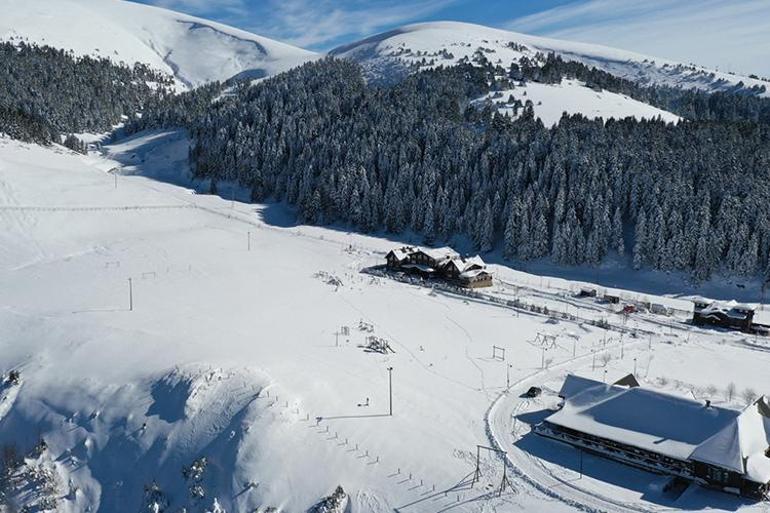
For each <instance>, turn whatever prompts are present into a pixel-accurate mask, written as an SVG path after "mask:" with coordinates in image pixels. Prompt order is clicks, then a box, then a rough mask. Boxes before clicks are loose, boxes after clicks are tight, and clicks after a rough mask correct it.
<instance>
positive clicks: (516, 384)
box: [0, 132, 770, 513]
mask: <svg viewBox="0 0 770 513" xmlns="http://www.w3.org/2000/svg"><path fill="white" fill-rule="evenodd" d="M188 144H189V142H188V140H187V138H186V136H185V134H184V133H181V132H151V133H144V134H138V135H137V136H135V137H133V138H131V139H128V140H124V141H121V142H119V143H117V144H114V145H111V146H107V147H106V151H105V154H103V155H102V154H91V155H89V156H81V155H76V154H73V153H71V152H68V151H65V150H63V149H61V148H57V147H53V148H42V147H38V146H34V145H28V144H23V143H18V142H16V141H10V140H8V139H0V228H1V229H0V291H1V292H0V325H1V326H3V333H2V337H0V354H2V355H3V358H2V359H0V373H2V374H3V375H4V376H7V375H8V373H9V371H10V370H12V369H15V370H19V371H20V373H21V382H20V385H16V386H9V385H8V384H7V383H5V384H3V385H2V390H0V446H5V445H8V444H14V445H16V446H17V447H18V448H19V450H20V451H22V452H23V453H24V454H26V455H28V458H27V460H26V461H25V464H24V467H23V469H22V470H19V471H18V474H19V475H26V476H28V475H31V470H30V469H47V470H48V471H49V473H48V474H47V475H50V476H51V477H50V479H49V481H50V482H49V483H48V488H47V489H48V490H49V491H50V490H53V491H52V492H45V491H44V490H43V491H41V490H40V489H39V488H35V487H32V488H24V492H23V493H21V494H14V495H13V496H14V498H16V499H18V500H19V501H21V502H22V504H21V505H22V506H24V505H26V506H30V505H33V506H34V505H35V504H39V501H40V500H42V499H43V498H44V497H45V496H46V493H48V495H53V496H55V497H57V504H56V509H57V511H63V512H85V511H89V510H90V511H97V512H111V511H139V510H140V508H143V507H145V506H147V501H148V500H149V499H157V498H158V496H159V494H160V495H162V498H163V501H165V502H163V503H164V504H165V505H167V506H168V508H167V510H169V511H177V510H179V509H181V508H182V507H185V508H187V511H189V512H203V511H214V510H215V504H216V505H217V507H219V508H221V509H220V510H222V509H223V510H225V511H254V510H257V511H260V512H264V511H266V509H267V508H268V507H275V508H279V510H280V511H306V510H307V509H308V508H310V507H311V506H312V505H313V504H315V503H317V502H318V501H319V500H320V499H321V498H322V497H325V496H328V495H329V494H330V493H332V492H333V491H334V489H335V488H336V486H337V485H342V486H343V488H344V489H345V491H346V492H347V493H348V495H349V498H350V506H349V508H350V509H349V511H350V512H351V513H359V512H360V513H371V512H385V511H393V509H394V508H398V510H399V511H404V512H409V511H412V512H435V511H442V510H450V511H456V512H460V513H463V512H482V511H487V512H488V511H497V512H501V513H503V512H513V511H522V510H525V511H534V512H546V511H547V512H549V513H550V512H557V513H560V512H574V511H618V508H617V506H613V504H617V503H621V504H624V505H631V506H632V507H633V508H632V509H635V510H641V511H655V512H658V511H663V510H670V509H671V508H672V507H673V508H677V507H680V508H693V507H696V506H697V505H699V504H700V505H706V506H708V507H710V508H713V510H714V511H735V510H736V509H738V508H740V509H741V511H744V510H745V511H751V512H753V511H762V509H761V505H751V504H744V503H742V502H740V501H739V500H738V499H735V498H733V497H730V496H723V495H722V494H716V495H715V494H713V493H711V492H705V491H702V490H699V489H697V488H693V489H691V490H689V491H688V494H687V496H685V497H683V498H682V499H679V500H669V499H667V498H666V497H664V496H663V494H662V493H661V491H660V489H659V487H660V484H661V478H659V477H657V476H650V475H649V474H646V473H644V472H640V471H636V470H632V469H621V470H619V471H618V470H617V469H616V467H615V466H613V465H611V464H606V463H604V462H602V461H600V460H596V461H592V462H591V465H590V466H587V468H586V473H587V477H586V478H585V480H583V481H581V482H580V483H577V482H570V484H569V485H563V484H562V485H559V486H554V476H559V477H561V478H562V479H563V480H566V478H565V477H564V476H565V475H566V476H568V477H569V476H571V475H572V474H570V472H571V471H570V470H569V465H570V460H565V459H563V458H562V459H561V460H560V459H559V457H560V456H559V454H561V453H559V448H558V446H554V445H553V444H551V445H545V446H536V447H535V448H534V449H532V448H531V447H530V446H529V445H526V444H525V445H524V446H522V443H520V442H519V440H520V439H522V438H524V437H525V436H526V433H527V429H525V427H524V426H526V424H521V423H520V424H517V427H516V428H515V429H514V426H512V425H511V423H512V422H513V421H512V414H513V413H514V412H515V409H516V408H519V407H518V406H517V402H516V398H517V397H518V394H520V393H521V392H523V391H524V390H525V389H526V387H528V386H529V385H530V384H538V385H540V384H543V385H546V386H547V387H550V388H555V387H557V386H558V383H559V379H560V378H561V377H562V375H563V374H564V373H566V372H582V373H585V374H586V375H589V376H592V377H594V378H596V379H601V377H602V373H603V371H604V369H608V370H611V371H612V372H623V371H625V372H628V371H630V370H631V369H632V368H633V366H634V365H638V368H639V375H640V377H641V378H642V379H643V380H645V382H646V383H648V384H650V385H652V386H661V387H664V388H670V389H673V390H678V391H680V392H681V393H691V391H692V390H696V391H698V393H703V390H704V389H705V388H706V387H708V386H709V385H715V386H716V387H717V388H718V390H719V391H718V392H716V394H717V395H718V397H714V400H715V402H722V401H724V399H723V398H722V395H723V392H722V390H723V389H724V388H725V386H726V384H727V383H729V382H734V383H735V384H736V385H737V389H738V390H739V391H742V390H744V389H745V388H754V389H755V390H757V391H765V390H763V389H766V388H767V381H766V378H765V373H764V369H766V368H767V366H768V365H769V364H770V351H768V348H769V346H768V345H767V343H766V342H765V341H763V340H761V339H760V340H755V339H753V338H749V339H747V338H745V335H743V334H730V333H720V332H714V331H708V330H696V329H692V328H691V327H689V326H688V325H686V324H684V323H683V322H682V321H683V320H684V318H685V316H681V315H680V317H672V318H668V317H665V318H659V317H656V316H653V315H651V314H644V315H639V316H636V317H631V318H629V319H627V320H625V321H624V320H623V319H622V317H621V316H618V315H617V314H615V313H613V312H612V310H611V308H610V307H609V306H607V305H602V304H598V303H595V302H593V301H587V300H581V299H577V298H574V297H573V295H574V290H576V288H577V287H579V286H580V284H578V283H575V282H569V281H565V280H558V279H543V278H542V277H538V276H533V275H530V274H526V273H523V272H519V271H514V270H512V269H509V268H507V267H504V266H499V265H492V266H491V268H492V270H493V271H494V272H495V275H496V278H497V280H498V281H497V285H496V286H495V287H493V288H492V289H488V290H485V291H484V294H485V296H483V297H479V298H476V299H471V298H464V297H462V296H457V295H454V294H451V293H447V292H442V291H440V290H433V291H432V290H431V289H429V288H425V287H419V286H414V285H408V284H404V283H400V282H397V281H394V280H389V279H385V278H379V277H374V276H372V275H368V274H363V273H361V272H360V271H361V269H362V268H364V267H367V266H370V265H374V264H379V263H382V261H383V258H384V255H385V252H386V251H387V250H389V249H391V248H392V247H393V246H394V245H396V244H399V243H400V241H393V240H388V239H387V238H384V237H375V236H365V235H360V234H355V233H349V232H346V231H345V230H342V229H336V228H323V227H309V226H298V225H295V224H294V223H293V222H292V217H291V213H290V212H288V211H287V209H286V208H285V207H284V206H281V205H274V204H257V205H253V204H248V203H244V202H242V201H240V199H242V198H245V197H247V194H246V193H245V191H237V190H234V191H232V192H231V191H229V190H227V188H226V184H220V185H221V188H220V189H221V190H220V192H221V193H222V195H223V196H224V198H220V197H217V196H209V195H205V194H196V193H194V192H195V191H196V190H200V191H202V190H205V189H206V187H207V185H208V184H207V183H205V182H200V181H196V180H193V179H192V178H191V177H190V175H189V169H188V167H187V161H186V156H187V149H188ZM115 173H117V179H116V178H115ZM233 197H234V198H235V201H232V200H231V199H230V198H233ZM129 278H131V288H132V303H129V282H128V279H129ZM623 295H624V297H625V298H633V297H637V296H638V297H640V298H641V296H640V295H639V294H637V293H635V292H633V291H623ZM644 297H645V298H646V299H647V300H650V299H653V300H655V301H661V302H666V303H667V304H671V305H672V306H679V307H681V308H686V305H687V303H686V301H684V300H682V299H670V298H651V297H650V296H644ZM495 298H496V299H499V300H506V299H512V298H518V299H520V300H522V301H524V302H526V303H530V304H537V305H540V306H546V307H547V308H548V309H549V310H550V311H552V312H564V313H565V314H567V313H569V314H570V315H576V316H577V317H576V319H577V320H575V321H571V320H567V319H556V318H554V317H553V316H546V315H540V314H536V313H531V312H526V311H520V310H514V309H510V308H507V307H502V306H500V305H499V304H498V303H496V302H495V301H492V299H495ZM600 319H605V320H607V321H608V322H609V323H610V325H611V328H610V329H608V330H605V329H600V328H597V327H595V326H592V325H591V324H590V323H588V322H587V321H588V320H594V321H595V320H600ZM343 327H347V334H346V331H345V330H344V328H343ZM362 328H363V329H362ZM621 329H623V330H630V329H635V330H638V331H639V333H643V335H641V336H640V337H639V338H638V339H635V340H633V341H632V340H631V339H630V338H628V335H627V338H626V340H625V343H624V342H621V340H620V339H619V333H620V331H616V330H621ZM647 333H649V335H647ZM542 334H547V335H550V336H553V337H555V338H554V339H553V340H554V341H555V344H553V345H546V346H544V345H543V344H542V337H541V336H539V335H542ZM369 336H376V337H380V338H384V339H386V340H387V341H388V342H389V343H390V345H391V347H393V349H394V350H395V352H394V353H389V354H379V353H371V352H366V351H364V349H363V348H362V347H360V346H362V345H365V343H366V339H367V337H369ZM492 345H497V346H500V347H503V348H505V349H506V360H505V361H500V360H495V359H493V358H492V357H491V356H492ZM621 351H622V355H621ZM605 353H607V354H609V355H610V357H609V359H608V360H607V362H606V363H604V358H602V357H601V355H603V354H605ZM594 357H595V358H596V359H594ZM597 361H599V362H602V363H598V364H597V363H596V362H597ZM388 367H392V368H393V413H394V414H393V416H392V417H391V416H388V415H387V412H388V405H389V403H388V372H387V368H388ZM543 367H545V368H543ZM509 381H510V383H511V393H508V394H506V393H505V391H506V386H507V383H508V382H509ZM664 381H665V384H664ZM735 400H736V401H740V398H737V397H736V398H735ZM367 404H368V406H366V405H367ZM492 405H494V407H492ZM532 406H533V407H535V406H537V405H536V404H534V405H532ZM541 406H542V405H541ZM536 412H537V409H536V410H535V413H534V415H535V417H536V416H537V414H536ZM520 422H521V421H520ZM490 426H492V428H490ZM512 431H513V432H515V433H516V435H515V438H509V437H508V433H511V432H512ZM39 437H42V438H44V439H45V441H46V444H47V449H46V450H45V451H43V452H42V453H41V454H37V455H35V454H32V448H33V447H34V445H35V444H36V443H37V442H38V440H39ZM526 440H527V441H531V440H532V439H531V438H527V439H526ZM490 443H496V444H499V445H500V446H501V447H503V448H504V449H505V450H507V451H508V454H509V465H510V467H509V470H510V472H513V474H510V473H509V475H512V476H513V481H512V487H511V488H507V489H506V491H505V492H504V493H503V494H502V495H501V496H499V497H498V496H497V493H496V490H497V488H496V487H497V486H499V483H500V480H501V476H502V463H501V461H500V460H499V459H496V458H495V457H493V456H491V455H487V456H484V458H483V459H482V462H481V464H482V469H483V475H482V478H481V480H480V481H479V482H477V483H476V484H475V486H473V487H471V486H470V482H469V476H470V475H471V474H472V472H473V469H474V464H475V462H474V457H475V449H476V445H477V444H482V445H489V444H490ZM540 443H545V442H540ZM511 444H514V445H513V446H511ZM535 449H536V451H535ZM533 451H535V452H533ZM537 451H546V452H547V451H556V453H555V454H556V455H555V456H553V458H552V459H551V460H548V461H546V462H545V463H542V460H541V459H540V458H539V457H536V456H535V455H536V454H540V453H539V452H537ZM562 452H563V451H562ZM549 454H550V453H549ZM204 457H205V458H206V462H207V464H206V466H205V469H204V471H202V472H201V475H200V476H199V477H196V476H195V475H194V474H195V473H193V474H191V473H190V471H189V469H190V467H191V466H194V463H195V462H198V463H200V461H201V458H204ZM549 458H550V456H549ZM541 463H542V465H545V467H542V466H541ZM607 465H609V466H607ZM543 468H545V470H543ZM25 469H26V470H25ZM185 469H187V472H185V475H186V476H188V477H185V475H183V470H185ZM535 469H540V470H537V471H536V470H535ZM608 472H610V473H612V472H614V474H615V475H617V476H620V478H618V479H616V480H614V481H612V482H607V481H606V479H604V477H606V474H607V473H608ZM191 475H192V477H190V476H191ZM525 476H526V477H525ZM573 477H574V476H573ZM153 483H154V484H153ZM198 487H200V488H198ZM201 491H202V493H203V496H200V495H199V492H201ZM193 492H195V494H197V495H195V494H194V493H193ZM618 501H620V502H618Z"/></svg>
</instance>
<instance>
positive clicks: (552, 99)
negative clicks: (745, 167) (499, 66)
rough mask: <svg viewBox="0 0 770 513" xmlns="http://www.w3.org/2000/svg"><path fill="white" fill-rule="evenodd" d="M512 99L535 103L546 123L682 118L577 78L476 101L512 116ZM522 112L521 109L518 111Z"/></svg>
mask: <svg viewBox="0 0 770 513" xmlns="http://www.w3.org/2000/svg"><path fill="white" fill-rule="evenodd" d="M511 98H515V99H517V100H519V101H521V103H522V104H524V103H526V102H527V100H530V101H531V102H532V104H533V105H532V107H533V109H534V111H535V116H536V117H538V118H540V119H541V120H542V122H543V124H544V125H546V126H553V125H556V124H558V123H559V120H560V119H561V117H562V114H563V113H564V112H566V113H567V114H582V115H584V116H586V117H587V118H602V119H610V118H615V119H624V118H628V117H632V118H635V119H638V120H642V119H656V118H660V119H662V120H663V121H665V122H666V123H676V122H678V121H680V120H681V118H680V117H679V116H677V115H675V114H672V113H670V112H667V111H664V110H661V109H658V108H655V107H653V106H651V105H648V104H646V103H642V102H640V101H637V100H634V99H632V98H629V97H628V96H624V95H621V94H616V93H611V92H609V91H594V90H593V89H591V88H589V87H586V86H585V84H583V83H581V82H579V81H577V80H567V79H565V80H563V81H562V83H561V84H540V83H536V82H527V83H526V84H525V85H524V86H523V87H517V88H516V89H510V90H505V91H499V92H494V93H488V94H486V95H485V96H483V97H481V98H479V99H477V100H475V101H476V102H479V103H483V102H487V101H489V102H492V103H493V104H494V105H496V106H497V108H498V110H499V111H500V112H502V113H504V114H508V115H511V116H513V106H512V105H511V104H510V103H509V100H510V99H511ZM519 112H521V109H520V110H519Z"/></svg>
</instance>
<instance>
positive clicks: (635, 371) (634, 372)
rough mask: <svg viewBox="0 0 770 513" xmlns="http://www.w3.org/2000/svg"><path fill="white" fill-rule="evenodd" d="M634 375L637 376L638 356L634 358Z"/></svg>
mask: <svg viewBox="0 0 770 513" xmlns="http://www.w3.org/2000/svg"><path fill="white" fill-rule="evenodd" d="M634 376H636V358H634Z"/></svg>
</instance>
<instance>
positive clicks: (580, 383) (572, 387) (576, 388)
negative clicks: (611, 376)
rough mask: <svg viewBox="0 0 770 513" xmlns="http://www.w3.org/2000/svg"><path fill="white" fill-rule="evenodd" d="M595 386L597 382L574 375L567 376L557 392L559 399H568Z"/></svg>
mask: <svg viewBox="0 0 770 513" xmlns="http://www.w3.org/2000/svg"><path fill="white" fill-rule="evenodd" d="M597 384H598V382H597V381H594V380H593V379H589V378H584V377H582V376H576V375H574V374H567V377H566V378H565V379H564V383H563V384H562V386H561V390H559V397H563V398H564V399H569V398H570V397H572V396H573V395H576V394H579V393H580V392H583V391H584V390H586V389H588V388H591V387H595V386H596V385H597Z"/></svg>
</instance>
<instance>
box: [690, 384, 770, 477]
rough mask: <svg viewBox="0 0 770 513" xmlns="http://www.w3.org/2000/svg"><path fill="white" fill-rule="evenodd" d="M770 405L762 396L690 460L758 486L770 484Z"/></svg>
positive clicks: (701, 447)
mask: <svg viewBox="0 0 770 513" xmlns="http://www.w3.org/2000/svg"><path fill="white" fill-rule="evenodd" d="M769 446H770V405H769V404H768V400H767V398H766V397H762V398H760V399H759V400H757V401H756V402H754V403H753V404H752V405H750V406H748V407H747V408H746V409H745V410H743V411H742V412H741V413H740V415H738V417H737V418H736V419H735V421H734V422H731V423H730V424H729V425H727V426H726V427H725V428H724V429H722V430H721V431H719V432H718V433H716V434H715V435H714V436H712V437H711V438H709V439H708V440H706V441H705V442H704V443H703V444H701V445H700V446H699V447H698V448H697V449H695V451H693V453H692V455H691V456H690V459H692V460H695V461H701V462H703V463H710V464H712V465H718V466H721V467H723V468H727V469H730V470H733V471H735V472H738V473H740V474H745V475H746V478H747V479H750V480H752V481H755V482H757V483H767V482H770V457H768V456H766V455H765V451H767V450H768V447H769Z"/></svg>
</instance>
